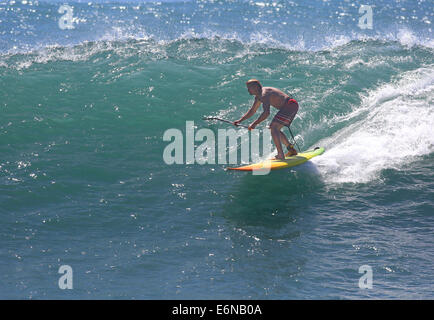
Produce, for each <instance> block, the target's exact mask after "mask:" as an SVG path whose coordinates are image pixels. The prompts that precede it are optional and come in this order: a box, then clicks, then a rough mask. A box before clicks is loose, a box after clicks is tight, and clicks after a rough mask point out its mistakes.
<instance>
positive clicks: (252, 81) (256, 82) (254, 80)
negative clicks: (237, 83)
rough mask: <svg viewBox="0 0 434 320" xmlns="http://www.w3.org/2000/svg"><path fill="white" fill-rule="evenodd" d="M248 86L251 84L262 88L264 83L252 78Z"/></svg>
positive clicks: (247, 83)
mask: <svg viewBox="0 0 434 320" xmlns="http://www.w3.org/2000/svg"><path fill="white" fill-rule="evenodd" d="M246 85H247V87H250V86H257V87H258V88H259V89H262V85H261V83H260V82H259V80H256V79H250V80H249V81H247V82H246Z"/></svg>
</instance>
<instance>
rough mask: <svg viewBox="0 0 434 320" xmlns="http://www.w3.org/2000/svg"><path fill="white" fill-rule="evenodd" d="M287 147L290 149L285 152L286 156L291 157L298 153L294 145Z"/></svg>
mask: <svg viewBox="0 0 434 320" xmlns="http://www.w3.org/2000/svg"><path fill="white" fill-rule="evenodd" d="M286 148H287V149H288V152H287V153H286V154H285V157H291V156H296V155H297V150H295V148H294V146H292V145H289V146H287V147H286Z"/></svg>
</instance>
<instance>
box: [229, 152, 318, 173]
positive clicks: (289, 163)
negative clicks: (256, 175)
mask: <svg viewBox="0 0 434 320" xmlns="http://www.w3.org/2000/svg"><path fill="white" fill-rule="evenodd" d="M323 152H324V148H322V147H316V148H315V149H312V150H308V151H305V152H301V153H299V154H297V155H296V156H291V157H286V158H285V160H276V159H269V160H264V161H261V162H258V163H254V164H249V165H246V166H242V167H238V168H227V169H228V170H239V171H255V170H264V169H265V170H267V169H269V170H276V169H283V168H289V167H295V166H298V165H300V164H302V163H305V162H306V161H308V160H310V159H312V158H313V157H316V156H319V155H320V154H322V153H323Z"/></svg>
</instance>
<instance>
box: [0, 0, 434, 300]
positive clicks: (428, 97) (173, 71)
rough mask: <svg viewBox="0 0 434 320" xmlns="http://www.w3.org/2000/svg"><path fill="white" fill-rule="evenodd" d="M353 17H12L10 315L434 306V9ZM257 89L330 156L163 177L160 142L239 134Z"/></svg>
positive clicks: (2, 132) (80, 13)
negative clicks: (286, 96)
mask: <svg viewBox="0 0 434 320" xmlns="http://www.w3.org/2000/svg"><path fill="white" fill-rule="evenodd" d="M273 3H274V4H273ZM352 4H354V5H352ZM359 6H360V3H359V2H354V3H350V2H336V3H335V2H330V1H328V2H321V3H320V2H313V1H312V2H311V1H307V2H305V1H303V2H283V1H280V2H279V1H277V2H270V3H268V2H267V1H263V2H259V1H258V2H248V1H231V2H223V1H220V2H212V1H209V2H208V1H205V2H194V1H191V2H176V1H175V2H162V3H148V2H146V3H138V2H137V3H135V2H128V3H117V4H116V3H107V2H105V3H100V2H94V3H90V4H88V3H87V2H86V3H74V5H73V7H74V16H75V17H76V18H77V23H76V25H75V28H74V29H72V30H61V29H59V28H58V26H57V20H58V18H59V16H60V14H59V13H58V12H57V9H58V7H59V4H58V3H54V2H51V3H47V2H39V3H38V2H30V1H29V2H26V3H25V4H23V3H22V2H21V1H19V2H16V3H13V4H11V3H10V2H2V3H1V4H0V9H1V10H0V20H1V24H0V26H1V28H2V29H0V30H1V32H0V34H1V35H2V37H1V38H0V50H1V54H0V93H1V97H2V99H1V100H0V112H1V117H0V155H1V158H0V182H1V183H0V214H1V217H2V218H3V220H2V224H1V225H0V243H1V246H0V261H1V263H0V282H1V286H0V297H1V298H3V299H5V298H13V299H28V298H35V299H47V298H55V299H70V298H73V299H96V298H102V299H111V298H115V299H119V298H124V299H312V298H314V299H355V298H370V299H377V298H393V299H396V298H399V299H403V298H409V299H421V298H428V299H432V298H433V285H432V284H433V283H434V276H433V273H432V265H433V261H434V246H433V244H432V243H433V241H432V235H433V228H434V216H433V212H434V211H433V207H434V197H433V190H434V173H433V172H434V170H433V169H434V164H433V163H434V162H433V160H434V153H433V151H434V131H433V125H432V124H433V123H434V112H433V97H434V59H433V46H432V44H433V40H432V30H431V26H432V24H431V23H432V16H433V8H432V5H431V4H430V3H428V2H423V1H419V2H418V3H414V2H410V1H407V2H405V1H404V2H403V1H400V2H394V1H382V2H378V3H377V2H376V5H375V7H374V28H373V29H372V30H361V29H360V28H358V27H357V21H358V17H359V14H358V8H359ZM403 8H404V9H405V10H402V9H403ZM277 9H279V10H277ZM354 19H355V20H354ZM283 22H286V24H283ZM314 27H315V28H314ZM250 78H258V79H260V80H261V81H262V83H263V84H264V85H266V86H274V87H277V88H280V89H282V90H283V91H285V92H288V93H291V94H292V95H293V96H294V97H295V98H296V99H297V100H298V101H299V104H300V110H299V113H298V116H297V117H296V119H295V120H294V122H293V125H292V130H293V132H294V134H295V135H296V139H297V142H298V144H299V145H300V147H301V148H302V149H308V148H311V147H314V146H324V147H325V149H326V152H325V153H324V154H323V155H321V156H319V157H316V158H314V159H313V160H312V161H310V162H308V163H306V164H304V165H301V166H299V167H297V168H294V169H286V170H279V171H275V172H272V173H271V174H269V175H265V176H252V175H251V174H245V173H240V172H230V171H225V168H226V167H227V165H223V164H212V165H211V164H205V165H199V164H192V165H184V164H182V165H167V164H166V163H165V162H164V160H163V151H164V149H165V147H166V146H167V145H168V142H167V141H163V134H164V132H165V131H166V130H168V129H171V128H175V129H179V130H181V131H182V132H185V125H186V121H194V123H195V126H196V127H197V129H200V128H209V129H212V130H213V131H214V132H216V133H217V130H218V129H225V128H229V127H228V125H226V124H223V123H209V122H206V121H203V120H202V117H203V116H221V117H224V118H227V119H232V120H235V119H238V118H239V117H240V116H241V115H242V114H244V113H245V112H246V111H247V109H248V107H249V106H250V105H251V103H252V102H253V100H252V98H251V96H249V95H248V93H247V91H246V89H245V81H246V80H248V79H250ZM274 112H275V111H274ZM253 119H254V118H252V120H253ZM269 121H270V119H268V120H267V121H266V122H268V123H269ZM248 123H249V121H246V124H248ZM265 125H266V123H265V124H261V125H260V126H259V127H258V128H259V129H261V130H262V129H265ZM239 130H243V129H239ZM265 130H266V129H265ZM244 138H246V136H244ZM61 265H69V266H71V268H72V269H73V275H74V278H73V283H74V288H73V289H72V290H61V289H59V286H58V280H59V277H60V276H61V275H60V274H59V273H58V270H59V267H60V266H61ZM362 265H369V266H371V267H372V270H373V288H372V289H364V290H362V289H360V288H359V285H358V283H359V278H360V277H361V276H362V274H359V273H358V270H359V267H360V266H362Z"/></svg>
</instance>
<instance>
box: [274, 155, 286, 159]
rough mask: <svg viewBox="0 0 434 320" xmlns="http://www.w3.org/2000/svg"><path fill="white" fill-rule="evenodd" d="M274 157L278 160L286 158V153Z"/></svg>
mask: <svg viewBox="0 0 434 320" xmlns="http://www.w3.org/2000/svg"><path fill="white" fill-rule="evenodd" d="M274 159H276V160H285V155H284V154H283V153H282V154H277V156H276V157H275V158H274Z"/></svg>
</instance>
